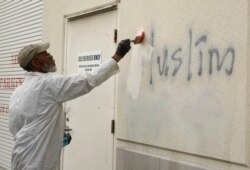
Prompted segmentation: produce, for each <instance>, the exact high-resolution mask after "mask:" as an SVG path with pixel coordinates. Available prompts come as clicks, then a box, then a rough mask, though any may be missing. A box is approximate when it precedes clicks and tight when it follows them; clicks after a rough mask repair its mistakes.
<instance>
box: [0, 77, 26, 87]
mask: <svg viewBox="0 0 250 170" xmlns="http://www.w3.org/2000/svg"><path fill="white" fill-rule="evenodd" d="M23 81H24V78H21V77H19V78H0V88H3V89H7V90H14V89H15V88H17V87H18V86H20V85H21V84H22V83H23Z"/></svg>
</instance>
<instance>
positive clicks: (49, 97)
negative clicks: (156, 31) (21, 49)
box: [9, 58, 119, 170]
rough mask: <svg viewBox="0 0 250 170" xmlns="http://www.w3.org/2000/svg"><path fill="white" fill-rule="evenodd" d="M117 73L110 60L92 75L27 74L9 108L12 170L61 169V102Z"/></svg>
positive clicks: (112, 61) (87, 90)
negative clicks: (13, 142) (12, 146)
mask: <svg viewBox="0 0 250 170" xmlns="http://www.w3.org/2000/svg"><path fill="white" fill-rule="evenodd" d="M118 70H119V68H118V65H117V63H116V61H115V60H113V59H112V58H111V59H109V60H108V61H106V62H104V63H103V64H102V65H101V66H100V68H99V69H98V70H97V71H96V72H95V73H91V74H90V73H80V74H79V73H78V74H74V75H71V76H62V75H57V74H54V73H47V74H44V73H38V72H31V73H27V74H26V77H25V80H24V83H23V84H22V85H21V86H20V87H18V88H17V89H16V90H15V91H14V93H13V95H12V97H11V100H10V106H9V108H10V113H9V129H10V132H11V133H12V134H13V135H14V137H15V145H14V148H13V152H12V160H11V166H12V170H58V169H59V166H60V153H61V149H62V144H63V134H64V127H65V114H64V113H63V107H62V103H63V102H65V101H68V100H71V99H74V98H76V97H79V96H81V95H83V94H86V93H88V92H90V91H91V90H92V89H93V88H94V87H96V86H98V85H100V84H101V83H102V82H104V81H105V80H106V79H108V78H109V77H110V76H112V75H113V74H115V73H116V72H118Z"/></svg>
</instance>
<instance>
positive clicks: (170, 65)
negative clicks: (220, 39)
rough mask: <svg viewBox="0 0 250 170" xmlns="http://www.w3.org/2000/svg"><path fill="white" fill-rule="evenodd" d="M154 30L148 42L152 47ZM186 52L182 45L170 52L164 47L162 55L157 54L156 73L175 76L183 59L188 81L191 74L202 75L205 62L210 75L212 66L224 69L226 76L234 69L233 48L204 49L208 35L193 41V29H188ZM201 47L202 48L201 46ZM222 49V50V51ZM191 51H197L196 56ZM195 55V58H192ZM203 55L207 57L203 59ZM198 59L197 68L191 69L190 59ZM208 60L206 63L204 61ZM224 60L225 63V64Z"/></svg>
mask: <svg viewBox="0 0 250 170" xmlns="http://www.w3.org/2000/svg"><path fill="white" fill-rule="evenodd" d="M154 34H155V33H154V31H152V32H151V37H150V39H151V40H150V43H151V46H152V47H154V37H155V35H154ZM188 38H189V40H188V53H186V52H185V53H184V51H183V49H184V48H183V47H181V46H179V47H177V48H176V49H174V50H173V52H172V53H171V54H170V53H169V49H168V48H167V47H164V49H163V53H162V55H157V58H156V64H157V67H158V73H159V75H160V76H165V77H167V76H173V77H174V76H176V75H177V74H178V73H179V71H180V69H181V68H182V66H183V63H184V62H183V61H184V60H188V61H187V62H186V63H187V64H188V65H187V67H185V68H187V71H186V73H187V80H188V81H190V80H191V79H192V76H193V74H197V75H198V76H202V75H203V74H204V68H206V67H204V65H205V64H207V66H208V67H207V68H208V70H207V74H209V75H212V74H213V72H214V70H213V69H214V68H216V71H217V72H220V71H221V70H224V71H225V74H226V75H227V76H231V75H232V73H233V69H234V63H235V56H236V54H235V49H234V47H232V46H229V47H226V48H225V49H224V50H219V49H218V48H217V47H214V48H208V49H207V50H206V51H205V50H204V49H205V48H204V46H206V45H207V40H208V37H207V35H202V36H200V37H199V38H198V39H196V40H195V41H194V40H193V31H192V30H189V36H188ZM202 47H203V48H202ZM222 51H223V52H222ZM193 52H195V53H197V52H198V56H193ZM194 57H196V58H194ZM204 57H208V59H206V60H204ZM153 58H154V56H151V62H152V64H153V63H154V60H153ZM193 59H195V60H197V59H198V61H199V62H198V63H199V66H198V69H197V70H195V71H193V70H191V68H192V67H193V63H192V60H193ZM205 61H208V63H205ZM225 62H226V63H227V64H225ZM152 64H151V68H150V70H151V75H150V76H151V77H150V84H153V73H152ZM205 71H206V70H205Z"/></svg>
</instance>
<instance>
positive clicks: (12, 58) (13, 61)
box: [11, 55, 18, 65]
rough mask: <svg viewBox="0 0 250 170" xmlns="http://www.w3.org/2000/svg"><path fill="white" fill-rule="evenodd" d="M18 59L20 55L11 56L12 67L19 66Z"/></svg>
mask: <svg viewBox="0 0 250 170" xmlns="http://www.w3.org/2000/svg"><path fill="white" fill-rule="evenodd" d="M17 57H18V55H12V56H11V63H12V65H16V64H18V60H17Z"/></svg>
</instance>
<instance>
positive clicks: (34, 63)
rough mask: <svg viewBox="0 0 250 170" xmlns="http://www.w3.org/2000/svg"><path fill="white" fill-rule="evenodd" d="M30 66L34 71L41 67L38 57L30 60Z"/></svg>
mask: <svg viewBox="0 0 250 170" xmlns="http://www.w3.org/2000/svg"><path fill="white" fill-rule="evenodd" d="M31 63H32V68H33V69H34V70H35V71H37V70H40V68H41V63H40V62H39V60H38V59H36V58H35V59H33V60H32V62H31Z"/></svg>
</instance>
